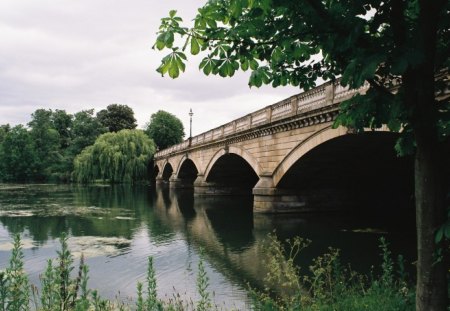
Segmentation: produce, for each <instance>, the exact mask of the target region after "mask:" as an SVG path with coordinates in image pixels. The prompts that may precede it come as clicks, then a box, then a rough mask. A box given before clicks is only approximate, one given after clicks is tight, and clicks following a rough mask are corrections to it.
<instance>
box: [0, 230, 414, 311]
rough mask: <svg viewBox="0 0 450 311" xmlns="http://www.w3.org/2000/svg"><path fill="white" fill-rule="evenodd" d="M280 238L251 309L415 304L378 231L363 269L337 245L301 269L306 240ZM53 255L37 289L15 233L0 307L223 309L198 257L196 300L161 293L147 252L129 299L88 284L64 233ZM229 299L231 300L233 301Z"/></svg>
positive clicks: (15, 310)
mask: <svg viewBox="0 0 450 311" xmlns="http://www.w3.org/2000/svg"><path fill="white" fill-rule="evenodd" d="M285 242H286V243H283V242H280V241H279V240H278V239H277V238H276V236H275V235H274V234H270V235H269V236H268V238H267V241H266V245H265V254H266V258H265V264H266V267H267V275H266V277H265V284H266V287H265V288H264V289H263V290H255V289H249V292H250V296H251V297H252V305H251V309H253V310H305V311H317V310H324V311H328V310H330V311H332V310H333V311H334V310H342V311H352V310H355V311H356V310H374V311H375V310H377V311H378V310H400V311H402V310H414V309H415V306H414V290H413V289H412V288H411V287H410V285H409V284H408V283H407V281H406V278H405V272H404V269H403V262H402V259H401V257H400V258H399V261H398V263H397V264H394V261H393V259H392V256H391V253H390V251H389V249H388V244H387V242H386V241H385V240H384V239H380V249H381V254H382V264H381V267H380V268H381V274H380V275H378V276H373V275H371V276H370V277H367V276H365V275H362V274H359V273H357V272H354V271H351V270H350V269H349V268H344V267H343V266H342V265H341V264H340V262H339V250H336V249H332V248H330V249H329V250H328V252H327V253H326V254H323V255H322V256H319V257H317V258H315V259H314V260H313V261H312V263H311V265H310V266H309V273H308V275H307V276H304V275H302V274H301V273H300V268H299V267H298V266H296V265H295V258H296V256H298V254H299V253H300V252H301V250H302V249H303V248H305V247H307V246H308V245H309V244H310V241H309V240H305V239H301V238H294V239H290V240H287V241H285ZM60 243H61V250H60V251H58V252H57V255H58V257H57V259H56V260H51V259H49V260H48V262H47V267H46V269H45V271H44V272H43V273H42V275H41V277H40V279H41V286H40V291H39V290H38V288H37V287H36V286H35V285H30V284H29V281H28V276H27V274H26V272H25V270H24V264H23V258H24V256H23V252H22V248H21V242H20V238H19V236H18V235H16V236H15V237H14V247H13V250H12V252H11V258H10V261H9V265H8V267H7V268H6V269H5V270H3V271H1V272H0V311H6V310H8V311H21V310H43V311H56V310H58V311H61V310H74V311H81V310H99V311H101V310H138V311H144V310H198V311H206V310H218V309H221V310H223V307H219V306H217V305H216V304H215V303H214V301H213V299H212V298H211V295H210V293H209V291H208V285H209V282H208V276H207V274H206V271H205V267H204V263H203V260H200V262H199V264H198V272H197V282H196V283H197V284H196V288H197V291H198V294H199V297H200V299H199V300H198V301H193V300H189V301H183V300H182V299H181V298H179V297H178V296H174V297H173V298H172V299H169V300H162V299H160V298H158V293H157V289H156V275H155V270H154V268H153V259H152V258H151V257H149V259H148V268H147V276H146V279H145V281H144V282H143V283H141V282H139V283H138V284H137V295H136V296H137V298H136V301H135V302H134V303H125V302H121V301H110V300H105V299H103V298H101V297H100V296H99V294H98V292H97V291H96V290H93V289H90V288H89V287H88V280H89V268H88V266H87V265H86V264H85V262H84V258H83V256H82V257H81V259H80V263H79V265H78V267H77V269H76V270H75V267H74V259H73V256H72V254H71V252H70V250H69V249H68V246H67V237H66V236H65V235H64V234H63V236H62V237H61V239H60ZM231 304H232V303H231V302H230V305H231Z"/></svg>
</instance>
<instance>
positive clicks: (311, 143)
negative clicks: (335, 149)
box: [273, 125, 388, 187]
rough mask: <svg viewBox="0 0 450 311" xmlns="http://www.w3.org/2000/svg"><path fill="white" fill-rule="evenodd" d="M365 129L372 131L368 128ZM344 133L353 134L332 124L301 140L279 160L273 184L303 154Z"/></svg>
mask: <svg viewBox="0 0 450 311" xmlns="http://www.w3.org/2000/svg"><path fill="white" fill-rule="evenodd" d="M366 131H372V130H371V129H368V130H366ZM377 131H381V132H388V129H387V128H384V127H383V128H381V129H379V130H377ZM344 135H353V134H349V133H348V129H347V128H345V127H342V126H340V127H338V128H336V129H334V128H332V126H331V125H330V126H328V127H326V128H324V129H322V130H320V131H318V132H316V133H314V134H313V135H311V136H310V137H308V138H307V139H305V140H304V141H302V142H301V143H300V144H299V145H298V146H297V147H295V148H294V149H293V150H292V151H291V152H290V153H288V155H287V156H286V157H285V158H284V159H283V160H282V161H281V163H280V164H279V165H278V166H277V168H276V169H275V170H274V173H273V184H274V186H275V187H276V186H277V185H278V184H279V182H280V180H281V179H282V178H283V176H284V175H285V174H286V172H288V171H289V169H290V168H291V167H292V166H293V165H294V164H295V163H296V162H297V161H298V160H299V159H300V158H301V157H303V156H304V155H305V154H307V153H308V152H309V151H311V150H312V149H314V148H316V147H318V146H319V145H321V144H323V143H325V142H327V141H329V140H332V139H334V138H338V137H341V136H344Z"/></svg>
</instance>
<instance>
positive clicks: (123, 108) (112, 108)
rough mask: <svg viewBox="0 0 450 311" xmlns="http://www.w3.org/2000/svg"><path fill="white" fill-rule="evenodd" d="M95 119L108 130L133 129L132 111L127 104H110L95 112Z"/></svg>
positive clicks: (134, 124)
mask: <svg viewBox="0 0 450 311" xmlns="http://www.w3.org/2000/svg"><path fill="white" fill-rule="evenodd" d="M97 119H98V121H99V122H100V124H102V125H103V126H104V127H106V128H107V129H108V131H110V132H118V131H120V130H124V129H129V130H132V129H135V128H136V126H137V124H136V119H135V118H134V111H133V109H131V108H130V107H128V106H127V105H120V104H112V105H109V106H108V107H106V109H103V110H100V111H99V112H98V113H97Z"/></svg>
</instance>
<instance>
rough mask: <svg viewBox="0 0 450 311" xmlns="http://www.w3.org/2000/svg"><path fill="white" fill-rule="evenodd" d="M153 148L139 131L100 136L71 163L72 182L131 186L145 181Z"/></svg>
mask: <svg viewBox="0 0 450 311" xmlns="http://www.w3.org/2000/svg"><path fill="white" fill-rule="evenodd" d="M155 150H156V148H155V144H154V143H153V141H152V140H151V139H150V138H148V137H147V135H145V133H144V132H143V131H142V130H121V131H119V132H117V133H106V134H103V135H101V136H100V137H99V138H98V139H97V140H96V141H95V143H94V145H92V146H89V147H87V148H85V149H84V150H83V151H82V152H81V153H80V154H79V155H78V156H77V157H76V158H75V160H74V172H73V176H74V178H73V179H74V180H76V181H78V182H92V181H94V180H95V179H99V178H101V179H103V180H109V181H110V182H113V183H114V182H126V183H134V182H137V181H143V180H146V179H147V174H148V165H149V163H150V160H151V158H152V157H153V154H154V153H155Z"/></svg>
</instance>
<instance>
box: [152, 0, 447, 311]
mask: <svg viewBox="0 0 450 311" xmlns="http://www.w3.org/2000/svg"><path fill="white" fill-rule="evenodd" d="M198 12H199V13H198V15H197V16H196V17H195V19H194V26H193V27H192V28H187V27H184V26H182V25H181V23H182V19H181V18H180V17H178V16H177V15H176V11H171V12H170V13H169V17H167V18H163V19H162V22H161V26H160V29H159V34H158V37H157V40H156V43H155V47H156V48H157V49H159V50H162V49H164V48H169V49H171V53H170V54H169V55H167V56H166V57H164V58H163V59H162V63H161V65H160V67H159V68H158V71H159V72H160V73H161V74H163V75H164V74H166V73H168V74H169V76H170V77H172V78H176V77H177V76H178V75H179V74H180V72H183V71H184V70H185V61H186V55H185V53H184V50H185V49H186V48H188V50H189V52H190V53H191V54H194V55H195V54H198V53H199V52H201V51H206V52H207V55H206V57H204V58H203V60H202V61H201V63H200V69H201V70H202V71H203V72H204V73H205V74H206V75H209V74H211V73H212V74H214V75H217V74H219V75H220V76H222V77H231V76H233V75H234V73H235V71H236V70H238V69H239V68H240V69H242V70H244V71H245V70H248V69H250V70H251V76H250V81H249V84H250V85H251V86H257V87H259V86H261V85H262V84H272V86H274V87H277V86H280V85H287V84H291V85H294V86H299V87H300V88H303V89H305V90H307V89H309V88H311V87H314V86H315V84H316V81H317V80H318V79H320V78H321V79H323V80H336V79H337V78H339V77H342V78H341V80H340V83H341V84H342V85H343V86H349V87H350V88H354V89H357V88H359V87H360V86H362V85H363V83H364V82H365V81H367V82H369V83H370V89H369V90H368V92H367V93H366V94H365V95H364V96H362V95H360V96H356V97H354V98H353V99H351V100H349V101H347V102H345V103H343V104H342V106H341V113H340V116H339V117H338V119H337V120H336V124H335V125H336V126H337V125H345V126H348V127H352V128H355V129H356V130H359V131H361V130H362V129H363V128H364V127H369V128H378V127H380V126H381V125H383V124H387V125H388V127H389V128H390V130H392V131H396V132H398V131H401V132H402V138H401V140H400V141H399V143H398V149H399V150H400V151H402V152H406V151H407V150H408V149H409V150H412V151H413V152H414V154H415V200H416V219H417V240H418V241H417V243H418V245H417V246H418V260H417V291H416V308H417V310H445V309H446V305H447V282H446V272H447V271H446V270H445V265H444V262H445V260H443V261H438V262H436V260H435V254H436V253H437V252H438V249H439V248H440V247H441V245H438V244H436V243H435V241H434V238H435V233H436V230H437V229H438V228H439V227H440V226H441V225H442V224H443V223H444V222H445V220H446V215H445V204H444V200H445V191H446V189H444V187H447V185H446V184H444V177H445V176H442V175H441V173H442V172H444V171H445V170H443V167H444V160H443V159H442V156H443V154H442V153H441V152H440V151H441V147H442V140H444V139H447V144H448V135H449V126H448V125H449V110H450V109H449V105H448V98H447V99H446V100H441V101H436V99H435V95H436V94H437V95H438V96H443V97H444V96H445V94H444V93H443V92H442V90H443V88H445V86H443V83H441V82H439V81H436V80H435V77H436V76H438V75H439V73H440V70H441V69H442V68H448V67H449V66H450V57H449V56H450V55H449V54H450V19H449V18H448V16H449V14H450V2H449V1H447V0H436V1H428V0H388V1H385V0H363V1H329V0H320V1H313V0H298V1H288V0H217V1H208V2H207V3H206V4H205V5H204V6H203V7H202V8H200V9H199V11H198ZM176 35H180V36H183V37H184V38H185V39H184V40H183V43H182V44H183V46H184V47H183V49H180V48H178V47H177V46H176V44H175V38H176ZM399 83H400V84H399ZM394 87H396V88H397V91H396V92H392V91H391V90H392V88H394ZM408 142H409V143H408Z"/></svg>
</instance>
